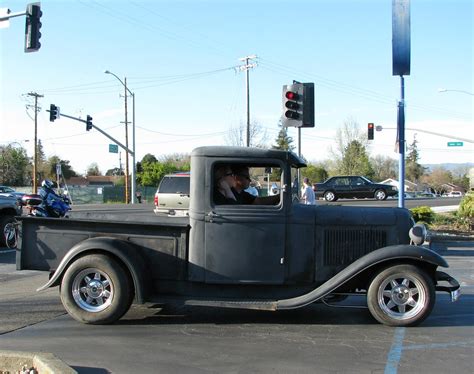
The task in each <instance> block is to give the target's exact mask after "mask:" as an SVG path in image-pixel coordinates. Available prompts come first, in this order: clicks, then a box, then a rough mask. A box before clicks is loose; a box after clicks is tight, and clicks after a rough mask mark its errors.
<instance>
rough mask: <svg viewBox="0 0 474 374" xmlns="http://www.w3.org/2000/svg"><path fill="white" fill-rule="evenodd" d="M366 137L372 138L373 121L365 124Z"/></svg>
mask: <svg viewBox="0 0 474 374" xmlns="http://www.w3.org/2000/svg"><path fill="white" fill-rule="evenodd" d="M367 139H369V140H374V124H373V123H368V124H367Z"/></svg>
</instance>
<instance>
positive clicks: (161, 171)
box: [137, 162, 176, 187]
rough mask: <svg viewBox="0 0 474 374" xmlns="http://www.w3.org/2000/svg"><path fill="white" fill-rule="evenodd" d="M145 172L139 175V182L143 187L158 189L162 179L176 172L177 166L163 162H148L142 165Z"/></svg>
mask: <svg viewBox="0 0 474 374" xmlns="http://www.w3.org/2000/svg"><path fill="white" fill-rule="evenodd" d="M142 168H143V171H142V172H141V173H140V174H139V175H138V178H137V179H138V181H139V183H140V184H141V185H142V186H155V187H157V186H158V184H159V183H160V181H161V179H162V178H163V177H164V176H165V175H166V174H170V173H173V172H175V171H176V165H174V164H170V163H161V162H147V163H144V164H143V165H142Z"/></svg>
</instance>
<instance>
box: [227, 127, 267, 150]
mask: <svg viewBox="0 0 474 374" xmlns="http://www.w3.org/2000/svg"><path fill="white" fill-rule="evenodd" d="M249 130H250V146H251V147H257V148H266V143H267V138H268V137H267V133H266V131H265V130H264V129H263V128H262V126H261V125H259V124H258V123H256V122H252V123H250V128H249ZM225 142H226V144H228V145H233V146H238V147H245V146H246V144H247V125H246V124H245V125H244V124H243V123H242V124H240V125H239V126H238V127H231V128H230V129H229V132H228V133H227V134H226V136H225Z"/></svg>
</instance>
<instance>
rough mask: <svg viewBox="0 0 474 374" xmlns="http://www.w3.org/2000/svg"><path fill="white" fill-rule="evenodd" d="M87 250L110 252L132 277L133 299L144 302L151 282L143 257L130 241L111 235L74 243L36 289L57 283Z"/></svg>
mask: <svg viewBox="0 0 474 374" xmlns="http://www.w3.org/2000/svg"><path fill="white" fill-rule="evenodd" d="M89 252H94V253H97V252H101V253H105V254H107V253H110V254H112V255H113V256H114V257H116V258H118V259H119V260H120V261H121V262H122V263H123V264H124V266H125V267H126V269H127V270H128V271H129V273H130V275H131V277H132V280H133V284H134V287H135V301H136V302H137V303H143V302H144V300H145V299H146V298H147V295H148V291H149V285H150V284H151V281H150V279H149V271H147V269H146V263H145V261H144V259H143V258H142V256H140V254H139V252H138V251H137V248H136V247H134V246H133V244H132V243H130V242H127V241H125V240H121V239H117V238H111V237H96V238H90V239H86V240H84V241H82V242H80V243H78V244H76V245H75V246H74V247H72V248H71V249H70V250H69V252H67V253H66V255H65V256H64V258H63V259H62V260H61V262H60V264H59V266H58V268H57V269H56V271H55V272H54V274H53V275H52V277H51V278H50V280H49V281H48V283H46V284H45V285H43V286H42V287H40V288H38V289H37V291H43V290H45V289H47V288H49V287H52V286H56V285H58V284H59V282H60V281H61V278H62V275H63V274H64V272H65V271H66V269H67V268H68V266H69V265H70V264H71V263H73V262H74V261H75V259H76V258H77V257H78V256H83V255H87V253H89Z"/></svg>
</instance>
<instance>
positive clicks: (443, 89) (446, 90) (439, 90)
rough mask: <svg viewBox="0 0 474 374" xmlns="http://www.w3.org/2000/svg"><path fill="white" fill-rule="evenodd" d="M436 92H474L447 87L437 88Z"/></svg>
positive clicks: (473, 94) (470, 93) (468, 93)
mask: <svg viewBox="0 0 474 374" xmlns="http://www.w3.org/2000/svg"><path fill="white" fill-rule="evenodd" d="M438 92H440V93H441V92H461V93H463V94H466V95H471V96H474V93H472V92H469V91H464V90H448V89H447V88H438Z"/></svg>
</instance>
